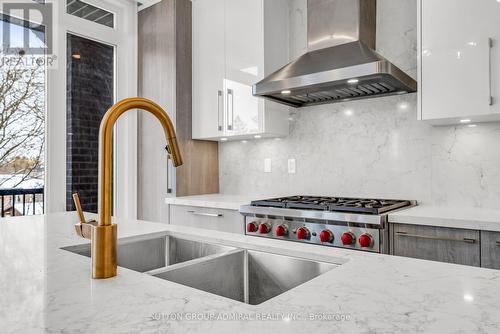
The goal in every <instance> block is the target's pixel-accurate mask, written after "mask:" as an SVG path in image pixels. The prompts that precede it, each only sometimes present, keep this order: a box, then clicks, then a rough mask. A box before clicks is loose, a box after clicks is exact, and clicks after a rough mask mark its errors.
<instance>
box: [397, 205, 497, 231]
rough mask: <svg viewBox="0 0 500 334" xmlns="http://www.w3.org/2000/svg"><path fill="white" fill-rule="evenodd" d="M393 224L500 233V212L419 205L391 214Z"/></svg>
mask: <svg viewBox="0 0 500 334" xmlns="http://www.w3.org/2000/svg"><path fill="white" fill-rule="evenodd" d="M389 221H390V222H393V223H402V224H414V225H428V226H441V227H452V228H464V229H473V230H483V231H496V232H500V210H491V209H481V208H467V207H438V206H429V205H419V206H416V207H413V208H410V209H406V210H401V211H398V212H395V213H392V214H389Z"/></svg>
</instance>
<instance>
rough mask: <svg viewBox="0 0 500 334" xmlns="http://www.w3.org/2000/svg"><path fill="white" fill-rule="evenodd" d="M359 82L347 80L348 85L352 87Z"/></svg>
mask: <svg viewBox="0 0 500 334" xmlns="http://www.w3.org/2000/svg"><path fill="white" fill-rule="evenodd" d="M358 82H359V80H358V79H349V80H347V83H348V84H350V85H353V84H357V83H358Z"/></svg>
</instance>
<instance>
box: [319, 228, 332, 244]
mask: <svg viewBox="0 0 500 334" xmlns="http://www.w3.org/2000/svg"><path fill="white" fill-rule="evenodd" d="M333 239H334V236H333V232H332V231H330V230H323V231H321V233H320V234H319V240H321V242H329V243H332V242H333Z"/></svg>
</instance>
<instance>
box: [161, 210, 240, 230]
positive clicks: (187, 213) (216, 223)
mask: <svg viewBox="0 0 500 334" xmlns="http://www.w3.org/2000/svg"><path fill="white" fill-rule="evenodd" d="M169 207H170V221H169V223H170V224H175V225H182V226H188V227H197V228H202V229H207V230H215V231H222V232H230V233H238V234H244V233H245V224H244V218H243V216H242V215H241V214H240V213H239V211H238V210H224V209H214V208H203V207H197V206H184V205H172V204H171V205H169Z"/></svg>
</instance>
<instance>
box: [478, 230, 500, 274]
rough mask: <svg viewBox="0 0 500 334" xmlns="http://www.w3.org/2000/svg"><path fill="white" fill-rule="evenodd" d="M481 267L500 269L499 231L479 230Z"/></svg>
mask: <svg viewBox="0 0 500 334" xmlns="http://www.w3.org/2000/svg"><path fill="white" fill-rule="evenodd" d="M481 267H484V268H490V269H500V232H486V231H482V232H481Z"/></svg>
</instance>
